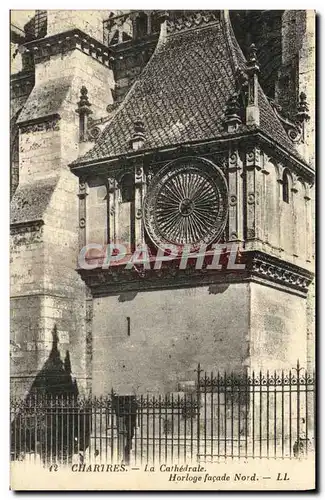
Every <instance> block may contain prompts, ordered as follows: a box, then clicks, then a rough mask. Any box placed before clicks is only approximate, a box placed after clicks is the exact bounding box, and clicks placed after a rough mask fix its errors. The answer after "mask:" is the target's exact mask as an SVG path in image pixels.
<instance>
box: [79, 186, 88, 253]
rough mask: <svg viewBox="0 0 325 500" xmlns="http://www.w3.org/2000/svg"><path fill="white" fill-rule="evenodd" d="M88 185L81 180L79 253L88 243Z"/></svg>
mask: <svg viewBox="0 0 325 500" xmlns="http://www.w3.org/2000/svg"><path fill="white" fill-rule="evenodd" d="M87 195H88V184H87V182H86V180H85V179H79V193H78V198H79V251H80V250H81V249H82V248H83V247H84V246H85V245H86V243H87V225H86V222H87V206H86V198H87Z"/></svg>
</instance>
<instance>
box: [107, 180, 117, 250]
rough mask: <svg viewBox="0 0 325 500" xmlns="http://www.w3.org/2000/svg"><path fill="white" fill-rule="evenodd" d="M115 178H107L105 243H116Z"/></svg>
mask: <svg viewBox="0 0 325 500" xmlns="http://www.w3.org/2000/svg"><path fill="white" fill-rule="evenodd" d="M116 198H117V184H116V180H115V179H112V178H109V179H108V182H107V244H110V243H113V242H114V243H116Z"/></svg>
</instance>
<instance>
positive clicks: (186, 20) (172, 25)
mask: <svg viewBox="0 0 325 500" xmlns="http://www.w3.org/2000/svg"><path fill="white" fill-rule="evenodd" d="M167 14H169V15H168V17H167V33H172V34H174V33H178V32H180V31H184V30H189V29H192V28H198V27H201V26H205V25H206V24H208V23H211V22H216V21H218V20H219V19H220V11H217V10H204V11H202V10H179V11H177V10H176V11H169V12H168V11H167Z"/></svg>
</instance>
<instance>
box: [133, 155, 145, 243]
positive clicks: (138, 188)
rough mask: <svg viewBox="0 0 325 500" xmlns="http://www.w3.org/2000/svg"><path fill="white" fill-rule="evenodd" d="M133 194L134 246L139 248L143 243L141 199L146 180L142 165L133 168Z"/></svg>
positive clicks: (143, 194)
mask: <svg viewBox="0 0 325 500" xmlns="http://www.w3.org/2000/svg"><path fill="white" fill-rule="evenodd" d="M134 184H135V186H134V187H135V193H134V209H135V210H134V212H135V224H134V230H135V246H136V247H137V246H139V245H140V246H141V245H143V243H144V227H143V218H142V208H143V199H144V196H145V191H146V178H145V173H144V168H143V164H140V163H139V164H138V165H136V167H135V175H134Z"/></svg>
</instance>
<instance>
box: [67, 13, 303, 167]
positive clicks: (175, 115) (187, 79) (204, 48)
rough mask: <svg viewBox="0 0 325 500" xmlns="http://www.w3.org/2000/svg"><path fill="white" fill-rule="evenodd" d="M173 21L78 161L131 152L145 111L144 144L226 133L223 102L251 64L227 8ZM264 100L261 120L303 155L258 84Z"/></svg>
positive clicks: (187, 140) (274, 136) (284, 143)
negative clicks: (239, 74) (136, 125)
mask: <svg viewBox="0 0 325 500" xmlns="http://www.w3.org/2000/svg"><path fill="white" fill-rule="evenodd" d="M202 14H203V15H202ZM167 25H168V28H167V34H166V33H165V35H164V34H163V30H162V33H161V35H160V39H159V41H158V45H157V47H156V50H155V52H154V54H153V56H152V58H151V59H150V61H149V62H148V64H147V66H146V67H145V69H144V70H143V72H142V74H141V75H140V78H139V79H138V80H137V81H136V82H135V83H134V84H133V86H132V87H131V89H130V91H129V92H128V94H127V95H126V97H125V99H124V101H123V102H122V104H121V105H120V106H119V107H118V108H117V110H116V111H115V113H114V115H113V116H112V118H111V120H110V121H109V123H108V124H107V126H106V128H105V129H104V130H103V132H102V134H101V135H100V136H99V138H98V140H97V143H96V144H95V146H94V147H93V148H92V149H91V150H90V151H88V152H87V153H86V154H85V155H84V156H83V157H81V158H79V159H78V160H77V161H76V162H74V163H76V164H81V163H95V162H96V161H97V160H101V159H104V158H110V157H116V156H120V155H123V154H126V153H127V152H128V151H130V150H131V147H130V139H131V138H132V135H133V133H134V121H135V120H136V119H137V117H139V116H140V117H141V118H142V121H143V123H144V129H145V142H144V145H143V150H151V149H156V148H162V147H166V146H169V145H178V144H182V143H190V142H193V141H200V140H209V139H213V138H217V137H218V136H220V135H222V134H224V128H223V121H224V117H225V106H226V102H227V100H228V99H229V97H230V96H232V95H233V93H234V92H235V91H236V72H237V70H238V67H239V68H241V69H243V70H245V69H246V60H245V58H244V55H243V53H242V51H241V49H240V47H239V45H238V43H237V41H236V39H235V36H234V34H233V31H232V28H231V25H230V21H229V19H228V16H226V15H225V14H223V13H222V12H221V11H213V13H212V14H211V12H208V13H207V12H206V11H201V12H200V13H199V12H196V13H195V12H193V11H192V13H191V15H190V16H187V18H185V20H184V19H183V20H180V19H179V18H178V19H176V20H172V21H171V20H170V21H169V22H168V23H167ZM258 104H259V107H260V125H259V127H258V128H259V129H260V130H261V131H262V132H264V133H265V134H267V135H268V136H270V137H271V138H272V139H274V140H275V141H276V142H278V143H279V144H280V145H281V146H282V147H284V148H285V149H286V150H288V151H290V152H291V153H292V154H293V155H296V156H297V153H296V151H295V149H294V147H293V145H292V143H291V142H290V140H289V138H288V136H287V134H286V132H285V130H284V128H283V126H282V124H281V122H280V120H279V119H278V117H277V116H276V115H275V113H274V111H273V108H272V106H271V105H270V104H269V102H268V99H267V98H266V96H265V95H264V93H263V91H262V89H261V88H260V87H259V97H258ZM241 127H242V128H241V130H245V129H246V130H247V127H245V125H242V126H241Z"/></svg>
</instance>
